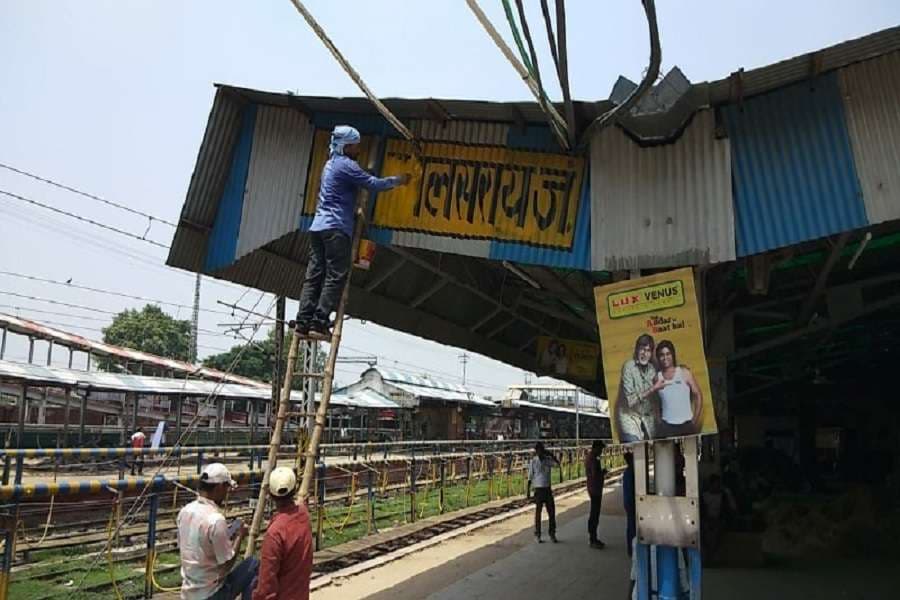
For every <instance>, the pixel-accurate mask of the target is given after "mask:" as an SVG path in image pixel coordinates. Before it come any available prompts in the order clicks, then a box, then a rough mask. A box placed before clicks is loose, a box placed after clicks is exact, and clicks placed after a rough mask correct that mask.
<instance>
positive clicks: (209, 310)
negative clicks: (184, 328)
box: [0, 271, 231, 316]
mask: <svg viewBox="0 0 900 600" xmlns="http://www.w3.org/2000/svg"><path fill="white" fill-rule="evenodd" d="M0 275H3V276H7V277H17V278H19V279H27V280H29V281H36V282H38V283H47V284H50V285H56V286H62V287H68V288H73V289H78V290H84V291H87V292H94V293H96V294H105V295H108V296H117V297H119V298H127V299H129V300H138V301H140V302H150V303H153V304H164V305H166V306H175V307H178V308H184V309H193V306H191V305H188V304H181V303H179V302H172V301H169V300H160V299H158V298H148V297H146V296H136V295H133V294H127V293H125V292H118V291H113V290H105V289H102V288H96V287H91V286H86V285H80V284H77V283H69V282H66V281H59V280H57V279H48V278H45V277H36V276H34V275H27V274H25V273H17V272H15V271H0ZM87 310H96V309H93V308H89V309H87ZM200 311H201V312H205V313H209V314H216V315H226V316H230V314H231V313H228V312H225V311H222V310H215V309H212V308H201V309H200ZM113 314H118V313H113Z"/></svg>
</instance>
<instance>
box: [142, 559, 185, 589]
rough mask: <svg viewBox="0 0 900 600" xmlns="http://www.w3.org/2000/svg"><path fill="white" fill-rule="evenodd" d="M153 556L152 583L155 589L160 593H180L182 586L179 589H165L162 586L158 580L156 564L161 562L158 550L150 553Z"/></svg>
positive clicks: (151, 562) (151, 563)
mask: <svg viewBox="0 0 900 600" xmlns="http://www.w3.org/2000/svg"><path fill="white" fill-rule="evenodd" d="M150 552H151V553H152V555H153V558H152V559H151V561H150V583H152V584H153V587H154V588H155V589H156V591H158V592H179V591H181V586H180V585H179V586H178V587H163V586H162V585H160V583H159V581H157V580H156V563H157V562H158V561H159V554H157V553H156V550H151V551H150Z"/></svg>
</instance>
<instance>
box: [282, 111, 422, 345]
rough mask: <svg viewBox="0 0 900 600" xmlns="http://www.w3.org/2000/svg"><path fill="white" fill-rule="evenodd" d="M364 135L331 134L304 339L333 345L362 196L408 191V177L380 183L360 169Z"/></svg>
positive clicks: (340, 129)
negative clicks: (362, 191) (404, 188)
mask: <svg viewBox="0 0 900 600" xmlns="http://www.w3.org/2000/svg"><path fill="white" fill-rule="evenodd" d="M359 143H360V135H359V131H357V130H356V129H355V128H353V127H350V126H349V125H338V126H337V127H335V128H334V131H333V132H332V134H331V146H330V148H329V158H328V162H326V163H325V168H324V169H323V170H322V179H321V181H322V183H321V186H320V188H319V198H318V202H317V203H316V214H315V217H314V218H313V222H312V225H311V226H310V228H309V232H310V247H311V252H310V257H309V263H308V265H307V267H306V278H305V279H304V281H303V292H302V293H301V295H300V310H299V312H298V313H297V320H296V323H295V329H296V331H297V333H298V334H300V335H301V336H304V337H306V336H308V337H309V338H311V339H314V340H319V341H323V342H327V341H330V340H331V322H330V317H331V313H332V311H334V310H335V308H336V307H337V304H338V301H339V300H340V298H341V293H342V292H343V289H344V284H345V283H346V281H347V274H348V273H349V271H350V258H351V256H352V253H353V248H352V240H353V232H354V224H355V220H356V192H357V190H358V189H359V188H365V189H367V190H369V191H370V192H380V191H384V190H389V189H392V188H395V187H397V186H398V185H406V184H407V183H408V182H409V180H410V176H409V175H408V174H404V175H398V176H391V177H384V178H379V177H375V176H374V175H372V174H370V173H368V172H366V171H365V170H363V169H362V167H360V166H359V164H357V162H356V159H357V157H358V156H359V152H360V145H359Z"/></svg>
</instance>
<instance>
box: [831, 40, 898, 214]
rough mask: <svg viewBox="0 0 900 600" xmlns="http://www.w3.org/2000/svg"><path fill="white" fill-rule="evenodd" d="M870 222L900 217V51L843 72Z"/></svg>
mask: <svg viewBox="0 0 900 600" xmlns="http://www.w3.org/2000/svg"><path fill="white" fill-rule="evenodd" d="M839 76H840V83H841V90H842V92H843V96H844V105H845V106H846V110H847V125H848V127H849V130H850V141H851V143H852V146H853V156H854V159H855V161H856V171H857V173H858V174H859V181H860V185H861V186H862V191H863V201H864V202H865V206H866V215H867V216H868V220H869V223H872V224H875V223H881V222H883V221H889V220H892V219H898V218H900V52H892V53H891V54H886V55H885V56H882V57H879V58H876V59H874V60H869V61H866V62H862V63H858V64H855V65H851V66H849V67H847V68H846V69H842V70H841V71H840V73H839Z"/></svg>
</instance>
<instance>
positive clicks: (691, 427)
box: [652, 340, 703, 438]
mask: <svg viewBox="0 0 900 600" xmlns="http://www.w3.org/2000/svg"><path fill="white" fill-rule="evenodd" d="M656 361H657V364H658V365H659V372H658V373H657V374H656V380H655V381H654V383H653V388H652V392H655V393H656V395H657V397H658V398H659V406H660V423H659V428H658V431H657V435H656V437H660V438H667V437H681V436H686V435H696V434H697V433H699V432H700V427H701V425H702V423H703V421H702V414H703V394H702V392H701V391H700V386H699V385H697V381H696V380H695V379H694V375H693V373H691V370H690V369H688V368H687V367H686V366H684V365H679V364H678V359H677V357H676V355H675V345H674V344H673V343H672V342H670V341H669V340H663V341H661V342H660V343H659V344H658V345H657V346H656Z"/></svg>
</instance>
